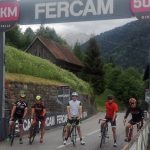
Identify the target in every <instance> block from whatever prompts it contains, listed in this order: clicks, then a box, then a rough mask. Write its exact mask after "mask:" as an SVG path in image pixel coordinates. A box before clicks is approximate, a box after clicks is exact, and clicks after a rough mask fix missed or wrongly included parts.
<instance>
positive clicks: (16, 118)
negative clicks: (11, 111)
mask: <svg viewBox="0 0 150 150" xmlns="http://www.w3.org/2000/svg"><path fill="white" fill-rule="evenodd" d="M17 120H18V123H19V124H21V125H22V124H23V117H22V116H17V115H15V116H14V117H13V119H12V120H11V121H14V122H16V121H17Z"/></svg>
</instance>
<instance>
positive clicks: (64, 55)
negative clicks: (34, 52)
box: [27, 36, 83, 66]
mask: <svg viewBox="0 0 150 150" xmlns="http://www.w3.org/2000/svg"><path fill="white" fill-rule="evenodd" d="M37 39H39V40H40V41H41V43H42V44H43V45H44V46H45V47H46V48H47V49H48V50H49V51H50V52H51V54H52V55H53V56H54V57H55V58H56V59H58V60H62V61H65V62H67V63H71V64H75V65H78V66H83V65H82V63H81V62H80V60H79V59H78V58H77V57H76V56H75V55H74V54H73V52H72V51H71V50H69V49H68V48H67V47H66V46H63V45H60V44H58V43H56V42H54V41H52V40H50V39H47V38H44V37H41V36H38V37H36V39H35V40H34V41H33V42H32V43H31V45H32V44H33V43H34V42H35V41H36V40H37ZM31 45H30V46H29V47H28V48H27V50H28V49H29V48H30V47H31Z"/></svg>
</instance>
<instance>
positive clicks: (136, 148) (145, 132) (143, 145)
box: [122, 120, 150, 150]
mask: <svg viewBox="0 0 150 150" xmlns="http://www.w3.org/2000/svg"><path fill="white" fill-rule="evenodd" d="M149 123H150V122H149V121H148V120H147V121H146V123H145V125H144V126H143V127H142V129H141V130H140V131H139V132H138V133H137V134H136V135H135V136H134V137H133V139H132V140H131V142H130V143H128V144H126V145H125V146H124V148H123V149H122V150H147V147H148V136H149V133H150V131H149Z"/></svg>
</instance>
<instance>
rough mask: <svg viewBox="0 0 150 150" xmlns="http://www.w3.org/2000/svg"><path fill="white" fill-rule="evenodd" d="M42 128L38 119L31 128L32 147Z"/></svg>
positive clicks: (30, 139)
mask: <svg viewBox="0 0 150 150" xmlns="http://www.w3.org/2000/svg"><path fill="white" fill-rule="evenodd" d="M40 128H41V127H39V119H38V118H36V122H35V123H34V124H33V125H31V127H30V131H29V132H30V136H29V144H30V145H31V144H32V143H33V141H34V139H35V136H36V135H37V133H39V130H40Z"/></svg>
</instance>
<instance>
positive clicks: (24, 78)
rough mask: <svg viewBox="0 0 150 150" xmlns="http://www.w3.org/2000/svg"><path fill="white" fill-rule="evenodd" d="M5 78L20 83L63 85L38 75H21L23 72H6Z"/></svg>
mask: <svg viewBox="0 0 150 150" xmlns="http://www.w3.org/2000/svg"><path fill="white" fill-rule="evenodd" d="M5 79H6V80H7V81H14V82H15V81H16V82H22V83H35V84H39V85H57V86H64V85H65V84H64V83H61V82H58V81H54V80H47V79H42V78H38V77H33V76H30V75H23V74H16V73H6V74H5Z"/></svg>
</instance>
